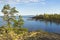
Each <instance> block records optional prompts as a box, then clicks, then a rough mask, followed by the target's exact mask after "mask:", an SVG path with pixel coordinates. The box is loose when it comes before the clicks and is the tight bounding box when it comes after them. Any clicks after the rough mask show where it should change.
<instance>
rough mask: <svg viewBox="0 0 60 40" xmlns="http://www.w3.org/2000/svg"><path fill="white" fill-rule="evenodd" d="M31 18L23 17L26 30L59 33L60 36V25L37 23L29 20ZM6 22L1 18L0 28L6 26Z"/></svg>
mask: <svg viewBox="0 0 60 40" xmlns="http://www.w3.org/2000/svg"><path fill="white" fill-rule="evenodd" d="M29 17H30V16H23V19H24V26H23V27H24V28H28V30H29V31H36V30H42V31H45V32H51V33H59V34H60V24H57V23H53V22H46V21H35V20H28V19H29ZM5 23H6V22H4V21H3V19H2V18H0V26H2V25H4V24H5Z"/></svg>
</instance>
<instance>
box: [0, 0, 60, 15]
mask: <svg viewBox="0 0 60 40" xmlns="http://www.w3.org/2000/svg"><path fill="white" fill-rule="evenodd" d="M6 4H10V6H11V7H16V10H18V11H19V13H18V14H21V15H39V14H44V13H49V14H54V13H58V14H59V13H60V0H0V15H2V12H1V10H2V8H3V6H4V5H6Z"/></svg>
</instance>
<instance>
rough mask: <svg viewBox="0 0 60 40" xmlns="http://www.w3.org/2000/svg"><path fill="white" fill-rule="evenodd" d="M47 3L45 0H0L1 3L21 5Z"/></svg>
mask: <svg viewBox="0 0 60 40" xmlns="http://www.w3.org/2000/svg"><path fill="white" fill-rule="evenodd" d="M31 2H33V3H35V2H45V0H0V3H8V4H20V3H31Z"/></svg>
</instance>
